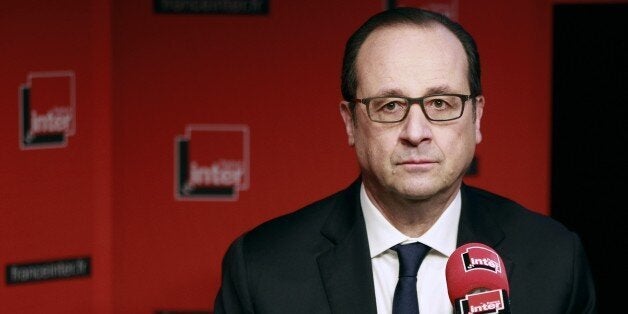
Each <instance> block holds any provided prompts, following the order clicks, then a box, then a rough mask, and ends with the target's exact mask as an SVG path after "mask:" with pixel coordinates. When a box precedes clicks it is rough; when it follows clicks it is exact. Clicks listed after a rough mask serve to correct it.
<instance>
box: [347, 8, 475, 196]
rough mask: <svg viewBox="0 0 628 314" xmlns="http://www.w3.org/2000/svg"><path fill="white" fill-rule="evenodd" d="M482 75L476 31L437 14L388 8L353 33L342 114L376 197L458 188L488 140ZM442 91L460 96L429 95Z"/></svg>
mask: <svg viewBox="0 0 628 314" xmlns="http://www.w3.org/2000/svg"><path fill="white" fill-rule="evenodd" d="M452 29H453V31H452ZM460 38H464V42H463V41H461V39H460ZM470 59H473V60H471V62H469V60H470ZM479 74H480V70H479V58H478V56H477V51H476V48H475V44H474V43H473V40H472V39H471V37H470V36H469V35H468V34H467V33H466V32H465V31H464V30H462V28H461V27H460V26H458V25H457V24H455V23H454V22H452V21H449V20H448V19H446V18H445V17H443V16H441V15H438V14H435V13H430V12H425V11H421V10H419V9H410V8H403V9H395V10H390V11H385V12H383V13H380V14H378V15H376V16H375V17H373V18H371V19H370V20H369V21H367V22H366V23H365V24H364V25H363V26H362V27H361V28H360V29H359V30H358V31H357V32H356V33H355V34H354V35H353V36H352V37H351V39H349V41H348V43H347V47H346V52H345V60H344V67H343V85H342V92H343V97H344V98H345V101H343V102H341V114H342V117H343V120H344V122H345V129H346V132H347V135H348V138H349V144H350V145H352V146H354V147H355V149H356V154H357V157H358V162H359V164H360V168H361V172H362V178H363V181H364V184H365V185H366V187H367V191H368V192H369V193H370V194H371V195H372V196H374V197H375V198H376V202H378V201H382V200H381V199H382V198H385V197H397V198H403V199H407V200H424V199H429V198H431V197H433V196H435V195H437V194H441V195H442V194H451V193H453V191H454V190H455V189H457V188H458V187H459V184H460V182H461V181H462V177H463V175H464V173H465V172H466V170H467V168H468V166H469V164H470V163H471V160H472V158H473V155H474V153H475V145H476V144H477V143H479V142H480V141H481V139H482V137H481V133H480V121H481V117H482V113H483V106H484V98H483V96H481V87H480V79H479ZM443 94H457V95H461V96H459V97H458V96H453V97H450V96H438V97H434V98H428V99H427V100H425V99H423V97H425V96H431V95H443ZM373 97H396V98H403V97H405V98H415V102H412V103H410V104H404V103H403V102H387V103H379V104H378V103H377V102H376V101H369V99H371V98H373ZM365 98H366V99H365ZM416 98H421V99H422V100H421V101H422V103H421V104H419V102H420V101H419V100H417V99H416ZM356 100H357V101H356ZM447 102H451V103H447ZM415 105H416V106H415ZM450 105H455V106H456V107H452V106H450ZM445 108H447V109H445ZM398 110H399V111H400V112H402V113H405V115H398V114H396V112H397V111H398ZM442 110H449V111H450V113H445V114H444V115H443V113H442ZM391 117H392V118H391ZM443 117H444V118H443ZM400 119H401V121H397V120H400ZM382 120H385V121H383V122H382ZM392 120H395V121H397V122H390V121H392ZM438 120H446V121H438Z"/></svg>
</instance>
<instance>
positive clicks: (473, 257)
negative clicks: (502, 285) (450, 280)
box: [462, 246, 502, 273]
mask: <svg viewBox="0 0 628 314" xmlns="http://www.w3.org/2000/svg"><path fill="white" fill-rule="evenodd" d="M462 260H463V262H464V268H465V271H471V270H475V269H484V270H488V271H492V272H495V273H501V272H502V267H501V264H500V261H499V255H497V253H496V252H494V251H492V250H489V249H486V248H483V247H480V246H471V247H468V248H467V251H466V252H465V253H463V254H462Z"/></svg>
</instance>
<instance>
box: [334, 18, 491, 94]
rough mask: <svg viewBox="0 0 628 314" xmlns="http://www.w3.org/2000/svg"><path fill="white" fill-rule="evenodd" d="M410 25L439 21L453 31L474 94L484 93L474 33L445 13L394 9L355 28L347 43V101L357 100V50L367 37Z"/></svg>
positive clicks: (343, 86) (344, 75) (343, 81)
mask: <svg viewBox="0 0 628 314" xmlns="http://www.w3.org/2000/svg"><path fill="white" fill-rule="evenodd" d="M398 24H408V25H417V26H427V25H434V24H440V25H442V26H444V27H445V28H447V29H448V30H449V31H451V32H452V33H453V34H454V35H455V36H456V37H457V38H458V40H459V41H460V43H461V44H462V46H463V47H464V50H465V53H466V55H467V62H468V66H469V69H468V78H469V88H470V91H471V96H473V97H474V96H478V95H482V82H481V81H480V75H481V68H480V55H479V53H478V49H477V46H476V44H475V41H474V40H473V37H472V36H471V34H469V33H468V32H467V31H466V30H465V29H464V28H462V26H461V25H460V24H458V23H456V22H454V21H452V20H450V19H449V18H447V17H446V16H444V15H442V14H439V13H435V12H431V11H425V10H420V9H416V8H395V9H392V10H387V11H383V12H380V13H378V14H376V15H374V16H372V17H371V18H370V19H368V20H367V21H366V22H365V23H364V24H362V26H361V27H360V28H358V30H356V31H355V32H354V33H353V35H351V37H349V40H347V43H346V45H345V52H344V59H343V63H342V76H341V92H342V97H343V98H344V100H346V101H352V100H353V99H355V98H356V97H355V91H356V88H357V85H358V81H357V73H356V68H355V61H356V57H357V55H358V51H359V50H360V47H362V44H363V43H364V41H365V40H366V38H367V37H368V36H369V35H370V34H371V33H372V32H373V31H375V30H377V29H379V28H384V27H388V26H393V25H398Z"/></svg>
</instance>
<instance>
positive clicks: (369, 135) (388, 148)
mask: <svg viewBox="0 0 628 314" xmlns="http://www.w3.org/2000/svg"><path fill="white" fill-rule="evenodd" d="M355 131H356V132H355V149H356V152H357V153H358V155H359V156H360V157H361V158H362V159H364V160H363V162H364V161H366V160H368V162H369V163H372V162H374V161H381V160H389V159H390V155H391V154H392V151H393V150H394V147H395V143H396V141H397V140H396V136H395V134H393V133H394V132H391V130H380V129H377V128H367V127H364V126H358V128H357V129H356V130H355Z"/></svg>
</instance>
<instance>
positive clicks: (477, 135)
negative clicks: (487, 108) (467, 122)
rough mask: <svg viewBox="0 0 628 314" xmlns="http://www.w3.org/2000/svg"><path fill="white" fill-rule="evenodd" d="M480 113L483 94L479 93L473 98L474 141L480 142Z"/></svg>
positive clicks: (481, 112)
mask: <svg viewBox="0 0 628 314" xmlns="http://www.w3.org/2000/svg"><path fill="white" fill-rule="evenodd" d="M482 114H484V96H482V95H480V96H478V97H476V98H475V121H474V124H475V143H476V144H479V143H480V142H482V131H480V122H482Z"/></svg>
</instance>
